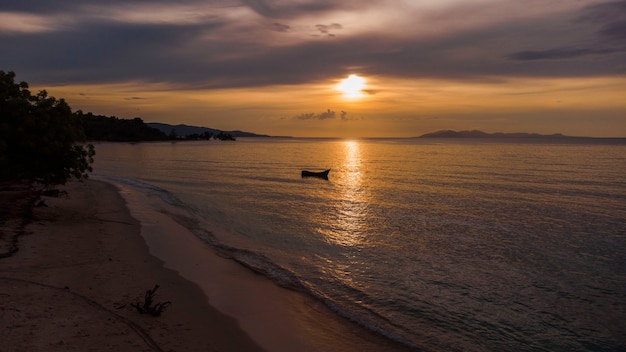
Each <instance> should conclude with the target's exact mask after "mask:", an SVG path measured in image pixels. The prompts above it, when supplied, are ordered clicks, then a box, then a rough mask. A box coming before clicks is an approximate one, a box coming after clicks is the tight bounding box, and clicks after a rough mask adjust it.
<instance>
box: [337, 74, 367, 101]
mask: <svg viewBox="0 0 626 352" xmlns="http://www.w3.org/2000/svg"><path fill="white" fill-rule="evenodd" d="M336 88H337V90H338V91H340V92H342V93H343V97H344V98H347V99H357V98H361V97H363V95H364V94H363V90H364V89H365V78H363V77H360V76H357V75H350V76H348V78H345V79H343V80H341V82H339V84H338V85H337V87H336Z"/></svg>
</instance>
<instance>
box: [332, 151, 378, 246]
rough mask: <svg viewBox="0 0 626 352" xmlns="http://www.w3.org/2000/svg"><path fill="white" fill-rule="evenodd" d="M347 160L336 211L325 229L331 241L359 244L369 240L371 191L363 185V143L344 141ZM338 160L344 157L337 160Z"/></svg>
mask: <svg viewBox="0 0 626 352" xmlns="http://www.w3.org/2000/svg"><path fill="white" fill-rule="evenodd" d="M342 155H343V162H342V164H340V165H341V166H340V167H339V168H338V169H339V176H338V179H337V186H338V191H339V192H338V194H337V198H336V199H335V202H333V210H334V211H333V214H332V215H331V216H329V217H328V219H327V221H326V224H325V225H326V226H325V227H324V228H323V229H321V232H322V233H323V234H324V235H325V236H326V238H327V240H328V241H329V242H331V243H335V244H339V245H342V246H348V247H359V246H362V245H363V244H364V242H365V238H366V234H367V223H368V221H369V219H368V203H369V202H368V198H369V195H368V192H367V191H366V188H365V187H364V184H363V178H362V177H363V171H364V170H363V164H362V160H363V157H362V151H361V144H360V143H359V142H358V141H354V140H349V141H345V142H343V153H342ZM337 161H338V162H339V161H340V160H337Z"/></svg>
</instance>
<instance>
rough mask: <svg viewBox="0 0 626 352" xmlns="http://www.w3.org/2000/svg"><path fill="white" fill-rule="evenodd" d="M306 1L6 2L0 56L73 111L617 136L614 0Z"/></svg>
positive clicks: (620, 56)
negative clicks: (105, 3)
mask: <svg viewBox="0 0 626 352" xmlns="http://www.w3.org/2000/svg"><path fill="white" fill-rule="evenodd" d="M39 1H41V6H37V3H38V2H39ZM307 4H308V2H307V1H295V2H281V1H274V0H263V1H244V2H239V1H232V0H224V1H221V2H219V3H207V2H204V1H197V0H187V1H184V2H182V3H177V4H170V3H167V2H161V1H157V2H156V3H151V4H149V5H147V4H145V3H143V2H141V1H134V0H133V1H118V0H115V1H112V2H110V3H107V5H106V6H103V5H101V4H99V3H97V2H91V1H87V2H84V3H81V4H80V5H78V6H76V4H74V3H73V2H68V1H66V0H53V1H52V2H49V1H47V2H43V0H36V1H35V3H32V2H29V4H25V3H24V2H17V1H16V2H8V3H5V4H3V5H0V18H2V21H0V44H1V45H2V46H3V47H5V48H12V49H11V51H7V54H6V55H0V70H5V71H15V73H16V75H17V79H18V80H24V81H27V82H28V83H29V84H30V86H31V90H33V91H37V90H39V89H46V90H47V91H48V92H49V93H50V94H51V95H53V96H55V97H57V98H65V99H66V100H67V102H68V103H69V104H70V106H71V107H72V108H73V109H74V110H77V109H81V110H83V111H86V112H93V113H95V114H102V115H115V116H118V117H120V118H133V117H140V118H142V119H143V120H144V121H146V122H164V123H171V124H179V123H183V124H189V125H197V126H206V127H211V128H218V129H224V130H244V131H250V132H255V133H262V134H269V135H290V136H296V137H297V136H321V137H394V136H395V137H410V136H416V135H421V134H424V133H428V132H432V131H436V130H443V129H452V130H462V129H480V130H484V131H487V132H520V131H523V132H537V133H563V134H568V135H588V136H604V137H619V136H626V101H625V100H624V99H623V98H622V97H624V96H626V71H624V62H626V51H624V50H621V49H618V48H620V47H621V46H620V45H621V43H622V42H623V39H624V33H622V32H621V31H619V30H618V29H619V28H621V27H619V18H622V17H620V14H621V15H626V13H625V12H626V9H625V8H624V6H621V5H620V4H621V3H619V2H613V1H608V0H606V1H602V0H601V1H595V0H582V1H576V2H572V1H568V0H557V1H552V2H549V3H546V2H543V1H539V0H530V4H529V3H528V2H524V3H523V4H522V3H518V2H513V1H508V0H478V1H475V2H468V1H462V0H446V1H444V2H441V1H423V2H419V3H418V2H412V3H407V2H402V4H399V3H398V2H395V1H387V0H384V1H377V2H367V3H365V4H363V3H358V5H357V4H355V3H351V2H341V3H337V2H332V1H325V0H322V1H320V2H316V4H318V5H316V6H309V5H310V4H309V5H307ZM467 13H472V14H473V15H472V16H467ZM581 19H584V20H581ZM407 24H410V25H407ZM94 38H95V39H96V40H94ZM98 38H107V39H106V40H98ZM76 43H91V44H90V45H76Z"/></svg>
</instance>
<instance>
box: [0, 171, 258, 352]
mask: <svg viewBox="0 0 626 352" xmlns="http://www.w3.org/2000/svg"><path fill="white" fill-rule="evenodd" d="M60 188H61V189H64V190H67V191H68V196H61V197H59V198H48V197H44V198H43V199H44V200H45V203H46V204H47V207H36V208H33V216H34V221H32V222H31V223H30V224H28V225H27V226H26V227H25V233H24V234H22V235H21V236H20V237H19V238H18V247H19V251H17V252H16V253H14V254H13V255H12V256H10V257H7V258H3V259H0V283H1V284H0V296H1V297H2V301H0V312H2V315H1V316H0V339H2V340H3V351H25V350H28V351H67V350H78V351H87V350H88V351H112V350H119V351H230V350H233V351H248V350H249V351H262V349H261V348H260V347H259V346H258V345H257V344H255V343H254V342H253V341H252V340H251V339H250V338H249V336H248V335H247V334H245V333H244V332H243V331H242V330H241V329H240V328H239V326H238V324H237V323H236V321H234V319H232V318H230V317H228V316H225V315H224V314H222V313H220V312H218V311H217V310H215V309H214V308H213V307H211V306H210V305H208V304H207V303H206V299H205V297H204V295H203V293H202V291H201V290H200V289H199V288H198V287H197V286H196V285H194V284H193V283H191V282H189V281H187V280H185V279H183V278H181V277H180V276H179V275H178V274H177V273H176V272H174V271H172V270H169V269H166V268H163V265H162V262H161V261H160V260H158V259H157V258H155V257H153V256H151V255H150V254H149V252H148V249H147V246H146V244H145V243H144V241H143V239H142V237H141V236H140V231H141V225H140V223H139V222H138V221H137V220H135V219H134V218H132V217H131V216H130V213H129V211H128V209H127V207H126V204H125V201H124V199H123V198H122V197H121V195H120V194H119V193H118V191H117V190H116V188H115V187H114V186H113V185H111V184H107V183H104V182H98V181H92V180H90V181H87V182H85V183H78V182H71V183H68V184H67V185H66V186H64V187H60ZM155 284H159V285H160V286H161V288H160V289H159V290H158V291H157V294H156V297H155V300H156V301H157V302H160V301H164V300H170V301H172V302H173V304H172V306H170V307H168V309H167V310H166V311H165V312H164V313H163V314H162V315H161V316H160V317H152V316H149V315H146V314H139V313H138V312H137V310H136V309H135V308H133V307H132V306H131V304H132V303H135V302H143V296H144V293H145V291H146V290H147V289H150V288H152V287H154V285H155Z"/></svg>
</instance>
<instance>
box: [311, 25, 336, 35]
mask: <svg viewBox="0 0 626 352" xmlns="http://www.w3.org/2000/svg"><path fill="white" fill-rule="evenodd" d="M315 28H317V30H318V31H319V32H320V33H322V34H327V35H329V36H334V34H333V33H330V31H332V30H336V29H342V28H343V26H342V25H340V24H339V23H331V24H316V25H315Z"/></svg>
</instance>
